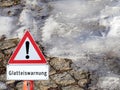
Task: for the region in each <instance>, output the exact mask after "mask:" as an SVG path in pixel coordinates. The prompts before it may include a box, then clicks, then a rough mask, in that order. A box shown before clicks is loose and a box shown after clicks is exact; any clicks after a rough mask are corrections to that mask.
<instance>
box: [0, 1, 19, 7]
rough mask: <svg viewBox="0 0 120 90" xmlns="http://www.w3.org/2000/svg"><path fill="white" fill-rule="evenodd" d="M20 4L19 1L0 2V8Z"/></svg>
mask: <svg viewBox="0 0 120 90" xmlns="http://www.w3.org/2000/svg"><path fill="white" fill-rule="evenodd" d="M19 3H20V0H0V7H10V6H13V5H17V4H19Z"/></svg>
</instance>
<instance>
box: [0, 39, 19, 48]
mask: <svg viewBox="0 0 120 90" xmlns="http://www.w3.org/2000/svg"><path fill="white" fill-rule="evenodd" d="M16 44H18V39H17V38H16V39H9V40H4V41H2V42H0V49H1V50H6V49H10V48H13V47H15V46H16Z"/></svg>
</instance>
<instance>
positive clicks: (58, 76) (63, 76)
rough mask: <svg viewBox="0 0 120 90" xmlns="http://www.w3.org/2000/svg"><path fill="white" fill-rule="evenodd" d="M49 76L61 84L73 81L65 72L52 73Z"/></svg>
mask: <svg viewBox="0 0 120 90" xmlns="http://www.w3.org/2000/svg"><path fill="white" fill-rule="evenodd" d="M51 78H52V79H53V80H54V81H55V82H56V83H57V84H59V85H61V86H66V85H70V84H74V83H75V80H74V79H73V77H72V76H71V75H70V74H68V73H67V72H64V73H60V74H55V75H52V76H51Z"/></svg>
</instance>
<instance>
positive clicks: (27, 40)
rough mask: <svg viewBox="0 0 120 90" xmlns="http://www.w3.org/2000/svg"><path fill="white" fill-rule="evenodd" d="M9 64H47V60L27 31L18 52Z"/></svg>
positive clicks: (13, 55) (15, 52) (16, 51)
mask: <svg viewBox="0 0 120 90" xmlns="http://www.w3.org/2000/svg"><path fill="white" fill-rule="evenodd" d="M8 63H9V64H33V63H34V64H45V63H46V60H45V58H44V56H43V54H42V52H41V51H40V49H39V47H38V46H37V44H36V42H35V41H34V39H33V38H32V36H31V34H30V33H29V31H26V33H25V35H24V36H23V38H22V40H21V41H20V42H19V44H18V46H17V48H16V50H15V51H14V53H13V54H12V56H11V58H10V60H9V62H8Z"/></svg>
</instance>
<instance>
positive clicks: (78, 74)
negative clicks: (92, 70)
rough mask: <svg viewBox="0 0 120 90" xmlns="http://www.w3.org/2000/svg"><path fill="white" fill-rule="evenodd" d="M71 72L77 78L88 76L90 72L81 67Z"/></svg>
mask: <svg viewBox="0 0 120 90" xmlns="http://www.w3.org/2000/svg"><path fill="white" fill-rule="evenodd" d="M70 74H71V75H72V76H73V77H74V78H75V79H77V80H81V79H85V78H88V76H89V72H88V71H85V70H82V69H79V70H71V71H70Z"/></svg>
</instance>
